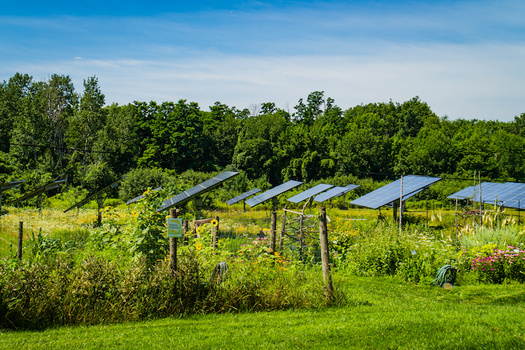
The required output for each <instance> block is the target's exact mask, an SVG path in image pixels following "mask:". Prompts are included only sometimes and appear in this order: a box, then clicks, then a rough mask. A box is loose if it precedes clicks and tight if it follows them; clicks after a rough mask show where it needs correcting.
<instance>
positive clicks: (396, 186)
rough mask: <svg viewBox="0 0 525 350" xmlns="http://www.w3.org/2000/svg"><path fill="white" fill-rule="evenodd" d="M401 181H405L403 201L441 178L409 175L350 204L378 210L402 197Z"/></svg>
mask: <svg viewBox="0 0 525 350" xmlns="http://www.w3.org/2000/svg"><path fill="white" fill-rule="evenodd" d="M401 180H403V187H402V192H403V200H405V199H407V198H409V197H411V196H412V195H415V194H416V193H418V192H420V191H422V190H423V189H425V188H426V187H428V186H430V185H432V184H434V183H436V182H438V181H439V180H441V178H439V177H427V176H417V175H407V176H404V177H403V178H402V179H398V180H396V181H394V182H391V183H389V184H388V185H385V186H383V187H381V188H378V189H377V190H375V191H373V192H370V193H368V194H366V195H364V196H362V197H359V198H357V199H356V200H354V201H352V202H350V204H354V205H359V206H363V207H367V208H372V209H378V208H380V207H382V206H385V205H387V204H390V203H392V202H394V201H395V200H397V199H399V198H400V197H401Z"/></svg>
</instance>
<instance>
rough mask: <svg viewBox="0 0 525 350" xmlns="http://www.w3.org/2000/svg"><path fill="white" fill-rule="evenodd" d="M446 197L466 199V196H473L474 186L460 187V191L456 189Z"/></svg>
mask: <svg viewBox="0 0 525 350" xmlns="http://www.w3.org/2000/svg"><path fill="white" fill-rule="evenodd" d="M447 198H449V199H456V198H457V199H467V198H470V199H472V198H474V186H469V187H467V188H464V189H462V190H461V191H458V192H456V193H453V194H451V195H450V196H448V197H447Z"/></svg>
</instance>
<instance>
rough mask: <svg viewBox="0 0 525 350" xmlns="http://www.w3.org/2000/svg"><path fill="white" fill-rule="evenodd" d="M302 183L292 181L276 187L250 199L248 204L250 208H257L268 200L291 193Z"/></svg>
mask: <svg viewBox="0 0 525 350" xmlns="http://www.w3.org/2000/svg"><path fill="white" fill-rule="evenodd" d="M301 184H302V182H300V181H294V180H290V181H287V182H285V183H283V184H281V185H279V186H275V187H274V188H272V189H269V190H268V191H266V192H263V193H261V194H259V195H257V196H255V197H253V198H250V199H248V200H247V201H246V204H248V205H249V206H250V207H252V208H253V207H255V206H256V205H258V204H261V203H263V202H266V201H267V200H268V199H272V198H274V197H276V196H278V195H280V194H282V193H284V192H286V191H289V190H291V189H292V188H295V187H297V186H299V185H301Z"/></svg>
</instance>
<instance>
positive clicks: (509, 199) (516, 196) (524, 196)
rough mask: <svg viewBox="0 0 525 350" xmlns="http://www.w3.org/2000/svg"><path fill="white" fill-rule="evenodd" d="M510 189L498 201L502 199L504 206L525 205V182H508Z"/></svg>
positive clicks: (519, 206) (520, 206)
mask: <svg viewBox="0 0 525 350" xmlns="http://www.w3.org/2000/svg"><path fill="white" fill-rule="evenodd" d="M505 185H507V188H508V191H507V192H506V193H505V195H503V196H502V198H498V202H499V201H500V200H501V201H502V204H503V206H504V207H508V208H518V209H521V208H523V207H525V184H522V183H516V182H507V183H506V184H505Z"/></svg>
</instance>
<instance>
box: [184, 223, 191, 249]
mask: <svg viewBox="0 0 525 350" xmlns="http://www.w3.org/2000/svg"><path fill="white" fill-rule="evenodd" d="M189 230H190V225H189V222H188V220H182V242H183V245H188V242H189V238H188V231H189Z"/></svg>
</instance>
